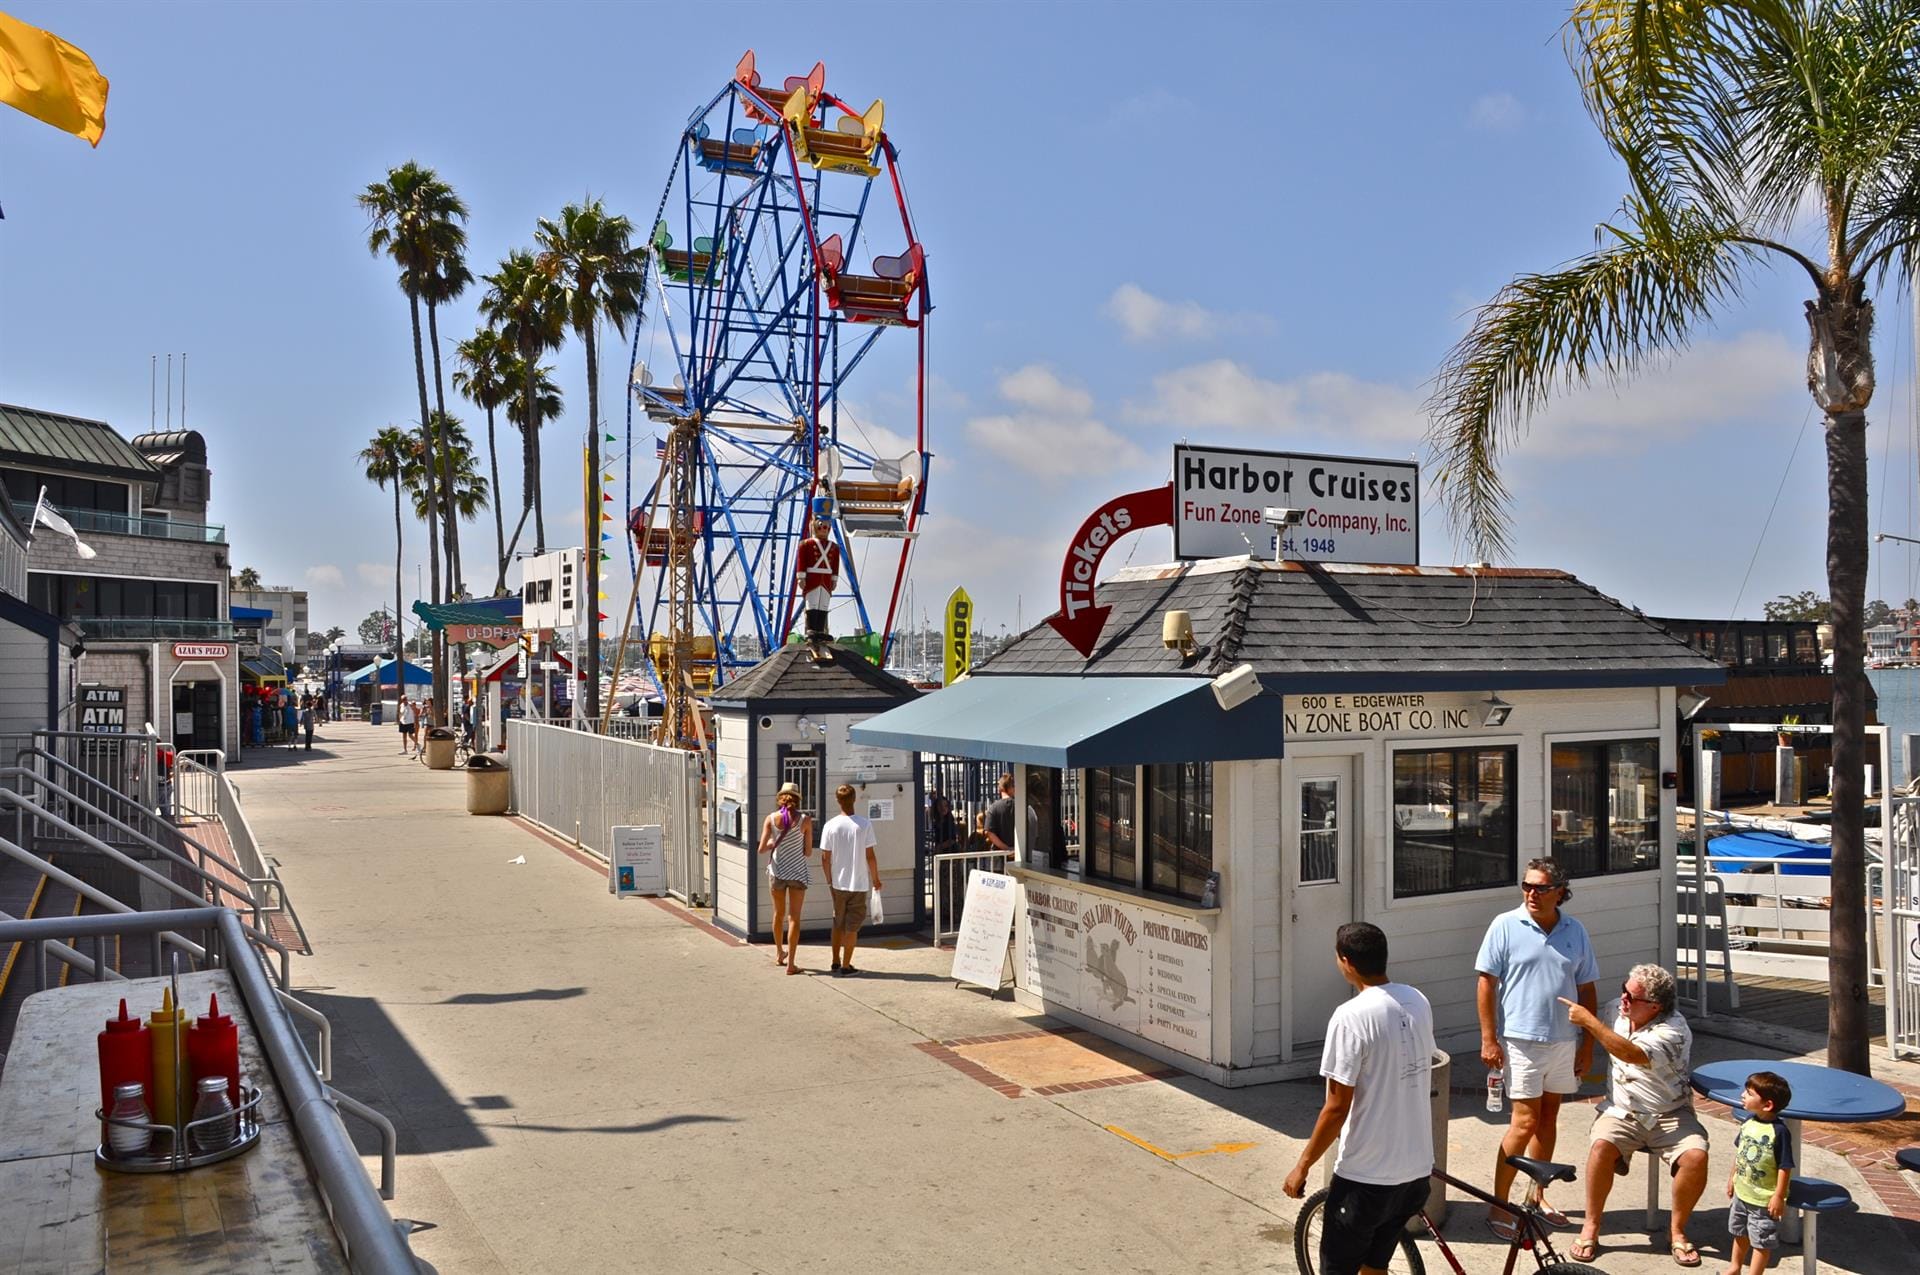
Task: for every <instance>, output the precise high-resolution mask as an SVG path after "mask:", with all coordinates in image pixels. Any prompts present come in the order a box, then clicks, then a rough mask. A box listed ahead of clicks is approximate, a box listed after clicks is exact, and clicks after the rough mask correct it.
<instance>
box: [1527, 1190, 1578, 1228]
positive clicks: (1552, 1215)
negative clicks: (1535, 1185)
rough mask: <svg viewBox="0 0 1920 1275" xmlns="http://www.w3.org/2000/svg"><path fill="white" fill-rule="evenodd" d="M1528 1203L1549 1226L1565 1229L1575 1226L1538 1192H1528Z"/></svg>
mask: <svg viewBox="0 0 1920 1275" xmlns="http://www.w3.org/2000/svg"><path fill="white" fill-rule="evenodd" d="M1527 1203H1528V1205H1530V1206H1531V1207H1532V1208H1533V1209H1534V1210H1535V1211H1536V1212H1537V1213H1539V1214H1540V1220H1541V1221H1543V1222H1545V1223H1546V1224H1547V1225H1548V1226H1557V1227H1561V1228H1563V1229H1564V1228H1566V1227H1569V1226H1572V1225H1573V1223H1572V1222H1570V1221H1568V1220H1567V1215H1566V1214H1565V1213H1562V1212H1561V1211H1560V1210H1559V1209H1556V1208H1554V1207H1553V1205H1551V1204H1548V1203H1547V1202H1546V1201H1545V1200H1543V1199H1541V1198H1540V1193H1539V1192H1538V1191H1529V1192H1527Z"/></svg>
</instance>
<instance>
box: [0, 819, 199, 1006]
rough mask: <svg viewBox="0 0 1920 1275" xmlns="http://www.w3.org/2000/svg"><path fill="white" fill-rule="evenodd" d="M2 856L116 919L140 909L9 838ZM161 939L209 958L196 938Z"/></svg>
mask: <svg viewBox="0 0 1920 1275" xmlns="http://www.w3.org/2000/svg"><path fill="white" fill-rule="evenodd" d="M0 854H3V855H5V856H7V857H8V858H9V859H12V860H13V861H14V862H16V863H19V864H21V865H22V866H24V867H26V868H28V869H29V870H32V871H36V872H42V873H45V874H46V876H47V878H48V880H51V881H56V882H58V883H59V884H61V885H63V886H65V887H67V889H69V890H72V891H73V892H74V893H75V894H77V895H79V896H80V897H81V898H83V899H86V900H88V901H89V902H92V903H97V904H99V905H100V906H101V907H103V908H105V909H107V911H109V912H111V913H113V914H115V915H116V916H125V915H127V914H128V913H132V912H135V910H136V909H134V908H132V907H129V906H128V905H127V904H125V903H122V902H121V901H120V900H118V899H116V898H114V897H113V896H112V895H110V894H107V893H105V892H103V891H101V890H100V889H98V888H96V887H94V886H91V885H88V884H87V883H86V882H85V881H82V880H81V879H80V878H79V877H76V876H74V875H73V874H72V873H71V872H68V871H66V870H65V869H63V868H56V867H54V866H53V865H52V864H51V863H48V862H47V861H46V860H45V859H42V858H40V857H39V856H38V855H36V854H34V853H33V852H32V851H31V850H28V849H25V848H24V847H21V846H17V845H15V844H14V843H13V842H11V841H9V840H7V839H6V838H5V837H0ZM181 910H182V911H185V910H188V909H181ZM143 915H144V914H143ZM48 919H50V920H51V919H60V920H62V921H63V922H71V923H74V924H77V923H79V922H81V921H86V920H90V919H92V918H89V917H84V916H74V917H64V918H48ZM7 924H24V922H0V925H7ZM60 932H61V933H62V934H71V933H73V932H74V931H73V930H71V929H65V930H62V931H60ZM160 937H161V940H162V942H165V943H170V944H171V945H173V946H175V947H178V948H179V949H180V950H181V951H183V952H185V953H186V954H187V955H188V956H191V957H193V958H194V959H195V960H199V961H204V960H207V959H208V953H207V949H206V948H204V947H201V946H200V945H199V944H198V943H195V942H194V941H193V940H192V939H189V938H186V937H184V936H182V935H179V934H172V933H171V932H168V933H166V934H162V935H161V936H160ZM69 950H71V949H69ZM155 963H156V965H157V964H158V961H157V960H156V962H155ZM40 982H41V986H45V984H46V979H45V978H44V977H42V979H41V980H40Z"/></svg>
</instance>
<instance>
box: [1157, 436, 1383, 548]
mask: <svg viewBox="0 0 1920 1275" xmlns="http://www.w3.org/2000/svg"><path fill="white" fill-rule="evenodd" d="M1270 508H1282V509H1293V510H1298V511H1299V513H1300V521H1299V522H1297V523H1294V524H1292V525H1290V526H1287V527H1284V528H1280V529H1278V530H1280V531H1284V533H1285V535H1286V542H1285V544H1284V546H1283V548H1284V554H1283V556H1284V557H1286V558H1289V559H1291V560H1293V561H1296V562H1301V561H1305V562H1382V563H1394V564H1398V565H1402V566H1414V565H1417V564H1418V563H1419V561H1420V467H1419V466H1418V465H1416V464H1414V463H1412V462H1411V461H1404V460H1370V459H1366V458H1362V457H1355V456H1315V455H1310V454H1307V453H1303V452H1255V451H1242V450H1239V449H1237V448H1230V447H1188V446H1185V445H1184V444H1183V445H1180V446H1177V447H1175V448H1174V449H1173V556H1174V557H1176V558H1182V559H1187V558H1231V557H1234V556H1236V555H1238V554H1243V553H1250V554H1252V555H1253V556H1255V557H1256V558H1272V557H1273V556H1274V537H1275V534H1276V529H1275V528H1274V527H1271V526H1269V525H1267V522H1266V511H1267V510H1268V509H1270Z"/></svg>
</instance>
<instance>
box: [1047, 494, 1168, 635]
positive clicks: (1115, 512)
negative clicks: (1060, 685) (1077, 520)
mask: <svg viewBox="0 0 1920 1275" xmlns="http://www.w3.org/2000/svg"><path fill="white" fill-rule="evenodd" d="M1172 522H1173V484H1171V483H1169V484H1167V485H1166V486H1165V487H1150V488H1148V489H1147V490H1146V491H1136V492H1131V493H1129V494H1127V495H1125V496H1116V497H1114V498H1113V499H1112V500H1109V501H1108V502H1107V503H1106V504H1104V505H1102V506H1100V507H1099V508H1098V509H1096V510H1094V511H1093V512H1092V513H1091V514H1089V515H1088V516H1087V520H1086V521H1085V522H1083V523H1081V524H1080V532H1079V534H1078V535H1076V536H1074V538H1073V544H1072V545H1070V546H1069V547H1068V549H1067V560H1066V561H1065V562H1063V563H1062V564H1061V565H1060V614H1058V615H1056V616H1052V617H1050V618H1049V619H1048V620H1047V623H1048V624H1051V625H1052V626H1053V628H1054V631H1055V632H1056V633H1058V634H1059V635H1060V636H1061V637H1063V638H1065V639H1066V640H1067V644H1068V645H1069V646H1071V647H1073V649H1074V650H1076V651H1078V652H1080V654H1081V656H1082V657H1083V658H1085V657H1091V656H1092V655H1093V648H1094V647H1095V646H1096V645H1097V644H1098V643H1099V641H1100V630H1102V629H1104V628H1105V627H1107V613H1108V612H1109V611H1111V610H1113V608H1112V607H1103V606H1098V605H1096V604H1095V603H1094V600H1093V582H1094V579H1095V577H1097V576H1098V575H1099V574H1100V559H1101V558H1102V557H1104V556H1106V552H1107V550H1108V549H1111V548H1112V547H1113V544H1114V542H1115V541H1116V540H1118V539H1120V537H1122V536H1124V535H1126V534H1127V533H1128V532H1130V531H1138V530H1139V529H1140V528H1142V527H1165V526H1170V525H1171V524H1172Z"/></svg>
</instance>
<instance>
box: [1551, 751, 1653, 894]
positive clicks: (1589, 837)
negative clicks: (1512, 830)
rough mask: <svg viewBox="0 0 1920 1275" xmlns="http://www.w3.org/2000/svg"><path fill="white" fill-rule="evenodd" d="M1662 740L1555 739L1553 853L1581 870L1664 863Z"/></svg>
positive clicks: (1594, 872)
mask: <svg viewBox="0 0 1920 1275" xmlns="http://www.w3.org/2000/svg"><path fill="white" fill-rule="evenodd" d="M1659 763H1660V745H1659V743H1658V742H1657V741H1655V740H1651V739H1630V740H1615V741H1603V742H1599V743H1579V744H1555V745H1554V746H1553V803H1552V805H1553V857H1554V858H1556V859H1558V860H1560V862H1562V863H1564V864H1565V865H1566V867H1567V874H1568V875H1569V876H1576V877H1592V876H1600V875H1601V874H1603V873H1608V872H1640V871H1644V870H1646V869H1648V868H1657V867H1659V866H1660V826H1659V824H1658V822H1657V820H1658V819H1659V817H1660V776H1659V769H1660V766H1659Z"/></svg>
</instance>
